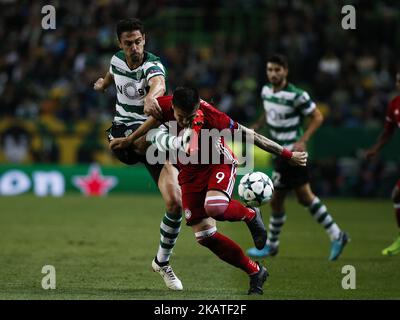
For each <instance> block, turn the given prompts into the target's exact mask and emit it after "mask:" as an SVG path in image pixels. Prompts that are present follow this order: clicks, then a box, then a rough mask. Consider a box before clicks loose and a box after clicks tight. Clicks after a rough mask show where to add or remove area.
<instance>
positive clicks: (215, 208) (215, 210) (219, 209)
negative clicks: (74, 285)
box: [204, 196, 229, 220]
mask: <svg viewBox="0 0 400 320" xmlns="http://www.w3.org/2000/svg"><path fill="white" fill-rule="evenodd" d="M228 206H229V200H228V199H227V198H224V197H218V196H217V197H207V198H206V200H205V202H204V209H205V211H206V214H207V215H208V216H209V217H212V218H214V219H216V220H218V219H220V218H222V216H223V215H224V213H225V211H226V209H227V208H228Z"/></svg>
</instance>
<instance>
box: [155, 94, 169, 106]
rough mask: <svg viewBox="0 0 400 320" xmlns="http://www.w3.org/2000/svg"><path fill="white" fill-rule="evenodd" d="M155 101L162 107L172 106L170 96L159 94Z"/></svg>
mask: <svg viewBox="0 0 400 320" xmlns="http://www.w3.org/2000/svg"><path fill="white" fill-rule="evenodd" d="M157 101H158V104H159V105H160V107H162V108H170V107H172V96H161V97H158V98H157Z"/></svg>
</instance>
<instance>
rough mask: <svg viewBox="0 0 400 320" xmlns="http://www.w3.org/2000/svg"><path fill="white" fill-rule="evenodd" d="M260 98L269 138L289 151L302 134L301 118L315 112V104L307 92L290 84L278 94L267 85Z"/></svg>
mask: <svg viewBox="0 0 400 320" xmlns="http://www.w3.org/2000/svg"><path fill="white" fill-rule="evenodd" d="M261 97H262V100H263V104H264V109H265V118H266V122H267V125H268V130H269V134H270V137H271V138H272V139H273V140H274V141H276V142H277V143H279V144H280V145H282V146H284V147H285V148H287V149H289V150H291V149H292V148H293V144H294V142H296V141H297V140H299V138H300V137H301V136H302V134H303V128H302V124H303V117H304V116H307V115H309V114H310V113H312V112H313V111H314V110H315V108H316V106H315V103H314V102H313V101H312V100H311V98H310V96H309V95H308V93H307V92H305V91H304V90H301V89H299V88H297V87H295V86H294V85H292V84H290V83H289V84H288V85H287V86H286V87H285V88H284V89H282V90H280V91H278V92H274V91H273V89H272V85H270V84H267V85H265V86H264V87H263V88H262V91H261Z"/></svg>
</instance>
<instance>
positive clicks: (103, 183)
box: [72, 165, 118, 197]
mask: <svg viewBox="0 0 400 320" xmlns="http://www.w3.org/2000/svg"><path fill="white" fill-rule="evenodd" d="M72 182H73V184H74V185H75V187H77V188H79V189H80V190H81V192H82V193H83V194H84V195H85V196H89V197H90V196H104V195H106V194H107V193H108V192H109V191H110V190H111V189H112V188H113V187H114V186H115V185H116V184H117V183H118V180H117V178H116V177H114V176H103V175H102V173H101V169H100V167H99V166H98V165H91V166H90V168H89V172H88V175H87V176H74V177H73V178H72Z"/></svg>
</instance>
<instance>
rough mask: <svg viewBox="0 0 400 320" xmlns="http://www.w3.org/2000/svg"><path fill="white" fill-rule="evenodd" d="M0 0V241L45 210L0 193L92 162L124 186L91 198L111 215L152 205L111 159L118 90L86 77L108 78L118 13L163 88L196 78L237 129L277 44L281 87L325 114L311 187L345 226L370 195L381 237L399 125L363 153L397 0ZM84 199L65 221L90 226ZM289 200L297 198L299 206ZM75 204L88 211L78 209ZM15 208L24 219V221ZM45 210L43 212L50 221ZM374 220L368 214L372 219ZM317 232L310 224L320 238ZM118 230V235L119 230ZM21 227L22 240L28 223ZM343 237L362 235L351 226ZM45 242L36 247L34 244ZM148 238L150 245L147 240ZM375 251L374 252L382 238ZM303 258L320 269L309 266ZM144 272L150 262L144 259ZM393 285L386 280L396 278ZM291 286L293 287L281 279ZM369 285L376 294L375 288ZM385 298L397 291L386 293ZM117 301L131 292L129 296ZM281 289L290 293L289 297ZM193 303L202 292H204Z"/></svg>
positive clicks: (256, 104)
mask: <svg viewBox="0 0 400 320" xmlns="http://www.w3.org/2000/svg"><path fill="white" fill-rule="evenodd" d="M46 4H52V5H54V6H55V8H56V12H57V13H56V30H43V29H42V28H41V19H42V17H43V15H42V14H41V8H42V6H43V5H46ZM345 4H353V5H354V6H355V7H356V10H357V11H356V12H357V16H356V17H357V29H356V30H343V29H342V27H341V20H342V18H343V15H342V14H341V8H342V6H343V5H345ZM0 7H1V10H0V43H1V45H0V145H1V148H0V203H1V204H2V206H3V208H6V210H5V211H3V213H4V215H3V219H4V220H3V223H4V226H7V225H8V226H9V227H10V229H9V233H7V232H5V233H3V236H5V237H6V238H7V236H8V238H7V239H14V238H15V237H17V236H16V235H15V234H14V233H12V232H11V231H10V230H20V231H21V230H22V229H18V228H19V227H17V224H18V223H21V225H25V227H26V228H31V227H32V228H34V227H35V226H36V227H38V228H40V225H41V223H42V222H41V221H38V220H35V218H33V217H29V218H28V217H27V216H25V215H26V214H27V213H29V212H30V210H33V208H41V210H42V209H43V210H44V211H46V210H45V209H44V207H42V205H39V204H38V202H35V200H34V197H31V196H29V195H24V196H21V199H22V200H21V201H17V200H15V199H16V198H7V197H2V195H4V196H5V195H14V194H25V193H31V192H32V191H35V193H36V194H39V195H63V194H64V190H66V191H67V192H71V193H74V194H78V192H79V190H78V188H77V187H76V185H74V184H73V179H74V178H73V177H75V176H79V175H80V176H85V175H88V173H89V170H90V168H92V169H93V168H99V167H96V166H93V164H97V165H98V166H100V167H101V170H102V173H103V174H104V175H106V176H114V177H117V179H118V181H119V185H118V186H115V187H113V188H111V190H110V193H109V197H108V198H107V202H105V200H104V202H103V200H99V201H101V202H100V203H101V205H100V206H103V205H104V206H105V208H107V210H110V211H111V210H119V209H115V208H116V207H118V206H121V203H122V204H123V205H124V206H125V208H129V206H132V210H138V211H140V210H142V208H144V207H146V206H147V204H146V203H144V202H143V200H142V199H146V197H145V196H144V195H143V198H134V195H135V194H137V193H139V192H140V194H143V193H154V192H157V189H156V188H155V186H154V184H153V182H152V181H151V179H150V177H149V175H148V174H147V173H146V171H145V170H143V168H141V167H140V166H135V167H129V168H128V167H126V166H124V165H122V164H120V163H119V162H118V161H117V160H115V159H113V157H112V156H111V154H110V152H109V150H108V148H107V143H106V139H105V129H107V128H108V127H109V126H110V123H111V120H112V115H113V111H114V102H115V88H111V89H109V90H108V91H107V93H105V94H99V93H97V92H95V91H94V90H93V83H94V81H95V80H96V79H97V78H98V77H100V76H103V75H104V74H105V72H106V70H107V69H108V66H109V60H110V57H111V56H112V54H113V53H114V52H115V51H116V50H118V49H117V42H116V35H115V29H114V28H115V23H116V21H117V20H119V19H121V18H123V17H139V18H141V19H142V20H143V21H144V23H145V28H146V37H147V38H146V40H147V41H146V50H148V51H150V52H153V53H155V54H156V55H158V56H160V57H161V60H162V62H163V63H164V64H165V66H166V67H167V70H168V81H169V88H170V90H171V89H172V88H174V87H176V86H177V85H179V84H181V83H183V82H185V83H187V82H191V83H193V84H195V85H196V86H197V87H199V88H200V92H201V96H202V98H203V99H205V100H208V101H210V102H213V103H215V104H216V106H218V107H219V108H220V109H221V110H223V111H225V112H227V113H228V114H229V115H230V116H231V117H232V118H234V119H238V120H240V122H242V123H243V124H251V123H252V121H254V120H255V119H256V118H257V116H258V114H259V112H260V108H261V101H260V99H259V93H260V88H261V86H262V85H263V84H264V82H265V74H264V70H265V68H264V63H265V58H266V56H268V55H269V54H271V53H275V52H280V53H283V54H286V55H287V56H288V58H289V63H290V81H291V82H293V83H295V84H296V85H298V86H300V87H302V88H304V89H305V90H307V91H308V92H309V93H310V95H311V97H312V98H313V99H314V100H315V102H316V103H317V105H318V107H319V108H320V109H321V111H322V112H323V114H324V116H325V122H324V125H323V127H322V128H320V129H319V130H318V132H317V133H316V135H315V137H314V138H313V139H312V141H311V142H310V143H309V149H310V156H311V157H310V161H309V163H310V166H311V168H312V176H313V182H312V185H313V188H314V191H315V192H316V193H317V194H318V195H320V196H321V197H328V198H329V199H331V200H329V201H331V206H332V207H333V211H334V210H335V208H336V210H337V211H343V214H350V213H351V214H355V215H354V216H352V217H350V218H349V219H350V220H349V221H350V222H349V224H350V225H352V224H353V225H356V224H357V223H358V221H359V220H357V217H358V218H359V219H366V218H368V217H373V215H374V212H370V213H365V212H360V213H359V215H358V216H357V214H356V213H354V212H355V211H357V210H361V209H360V205H358V204H354V203H358V202H357V201H359V200H360V201H362V199H360V198H363V199H367V198H368V201H371V198H377V199H376V201H372V202H367V203H368V205H364V206H363V205H361V207H362V208H364V209H365V210H367V209H368V208H367V207H368V206H369V208H370V209H371V210H375V211H378V212H381V211H387V212H388V213H387V215H386V216H387V219H386V220H387V222H385V223H384V224H383V225H380V226H379V228H378V229H379V230H380V231H381V232H383V233H385V231H384V230H387V228H388V226H391V225H392V222H393V221H392V220H390V216H389V215H390V214H391V207H390V201H389V195H390V190H391V188H392V187H393V185H394V183H395V181H396V178H397V177H398V176H399V175H400V170H399V165H398V164H399V160H400V153H399V152H398V150H399V149H400V139H399V134H398V133H396V136H395V138H394V139H393V141H392V142H391V143H390V144H389V145H388V146H387V147H386V148H385V149H384V151H383V152H382V154H381V156H380V157H378V158H376V159H375V160H374V161H372V162H369V163H367V162H365V161H364V160H363V158H362V150H363V149H364V148H366V147H367V146H369V145H371V144H372V143H373V142H374V141H375V140H376V137H377V135H378V133H379V132H380V130H381V128H382V125H383V119H384V112H385V109H386V107H387V104H388V102H389V100H390V99H391V98H392V97H393V96H394V95H395V92H394V71H395V69H396V68H398V67H399V66H400V63H399V60H398V57H399V55H400V52H399V50H400V10H399V4H398V3H397V2H395V1H373V0H363V1H361V0H360V1H333V0H332V1H329V0H327V1H316V0H315V1H302V0H296V1H295V0H293V1H290V0H285V1H283V0H277V1H269V0H235V1H223V0H219V1H213V0H210V1H201V2H200V1H190V0H188V1H172V0H170V1H169V0H147V1H127V0H115V1H111V0H98V1H54V0H53V1H13V0H3V1H0ZM269 161H270V158H269V157H267V156H265V155H263V154H257V158H256V166H257V168H258V169H260V170H266V171H268V170H270V163H269ZM90 166H91V167H90ZM40 173H45V174H46V173H47V174H48V173H51V174H55V175H53V176H51V177H50V178H49V176H47V178H46V179H50V180H51V181H53V182H54V181H56V182H57V181H63V183H64V184H65V186H64V187H62V188H61V189H57V188H56V189H54V188H53V189H52V190H48V189H46V188H47V187H48V185H44V186H39V185H40V177H39V174H40ZM60 173H61V175H60ZM119 191H120V192H125V193H128V194H131V195H132V198H131V199H133V200H132V202H129V198H120V197H121V195H120V193H119ZM75 196H76V195H75ZM78 196H79V194H78ZM153 197H154V195H153ZM332 197H333V198H332ZM343 197H351V200H349V201H353V202H346V200H342V198H343ZM354 197H356V198H354ZM66 198H67V201H70V200H68V199H69V198H68V196H67V197H66ZM378 198H382V199H381V200H379V199H378ZM79 199H81V197H80V196H79V197H78V198H72V200H71V201H72V202H73V205H72V207H69V206H67V207H68V210H70V211H68V213H67V212H65V213H63V214H61V216H62V217H63V218H62V219H65V220H60V221H65V222H66V221H69V220H68V219H67V218H66V215H67V214H68V215H69V214H70V215H71V216H70V218H71V219H80V218H82V221H86V222H87V223H89V224H91V223H93V220H91V218H89V217H90V214H91V213H92V214H93V215H95V214H96V215H97V214H98V212H97V211H96V210H99V209H98V206H95V207H91V206H94V204H93V203H91V204H87V202H85V207H84V209H79V208H80V207H79V205H78V203H81V202H79V201H81V200H79ZM135 199H139V200H138V201H136V200H135ZM151 199H154V198H151ZM134 200H135V201H134ZM43 201H44V200H43ZM47 201H49V202H48V204H49V207H50V208H51V209H50V211H56V210H57V209H58V206H59V205H58V203H60V206H62V204H61V202H57V201H58V200H57V201H56V199H54V201H53V200H52V199H48V200H47ZM60 201H61V200H60ZM157 201H159V202H158V207H157V209H154V211H156V212H158V211H160V212H161V211H162V202H161V201H160V200H157ZM41 203H43V202H41ZM106 203H108V205H106ZM138 203H139V204H138ZM328 203H329V202H328ZM350 203H352V204H350ZM63 205H65V203H64V204H63ZM290 206H295V204H294V201H293V202H292V203H291V204H290ZM7 208H8V209H7ZM364 209H363V210H364ZM60 210H61V209H60ZM66 210H67V209H66ZM71 210H72V211H71ZM79 210H82V211H85V212H86V213H79V214H78V212H80V211H79ZM126 210H128V209H126ZM143 210H144V209H143ZM149 210H150V209H149ZM6 211H7V214H5V212H6ZM15 212H18V213H20V214H21V215H20V218H18V217H16V216H15ZM95 212H96V213H95ZM51 214H52V213H51V212H49V213H48V214H47V215H45V216H44V217H45V219H47V218H49V219H50V220H49V221H52V222H50V223H54V224H56V220H52V219H55V218H53V216H51ZM80 214H82V217H81V216H80ZM334 215H335V214H334ZM386 216H385V217H386ZM124 217H125V216H124ZM128 217H130V216H129V215H128V213H126V218H127V219H129V218H128ZM159 217H161V215H156V214H155V217H154V226H152V227H151V228H150V227H149V230H151V231H152V232H153V236H152V237H151V239H152V241H153V240H154V241H153V242H156V241H155V240H156V238H157V232H156V231H157V223H159V222H158V221H159ZM101 218H104V219H105V221H108V222H109V223H110V225H111V226H115V225H116V222H115V221H113V222H111V220H110V221H109V220H108V219H109V218H108V216H107V218H106V217H105V214H104V213H102V214H100V215H99V219H101ZM294 219H295V221H296V219H299V218H294ZM142 220H143V221H142ZM142 220H141V221H138V224H139V223H143V225H144V226H147V224H148V223H149V222H147V221H145V220H144V219H142ZM339 220H340V219H339ZM60 221H58V222H57V223H59V222H60ZM118 221H123V220H118ZM69 222H71V221H69ZM25 223H26V224H25ZM83 223H84V222H82V224H83ZM298 223H302V222H300V220H299V221H298ZM106 224H107V222H106ZM371 224H375V222H373V220H371ZM18 226H19V225H18ZM52 226H54V225H53V224H52ZM96 226H98V227H99V224H96ZM129 226H130V227H132V228H134V226H132V225H131V224H129ZM307 226H308V225H307ZM375 226H376V224H375ZM14 227H15V228H17V229H13V228H14ZM43 228H44V227H43ZM99 228H100V227H99ZM288 228H289V230H293V229H290V227H288ZM307 228H309V226H308V227H307ZM310 228H311V230H314V229H312V228H313V227H310ZM315 228H316V229H315V230H314V231H315V232H317V233H322V231H321V230H318V229H317V227H315ZM46 230H47V229H46ZM60 230H61V229H60ZM229 230H231V229H229ZM357 230H358V229H357ZM368 230H369V231H368V232H373V229H368ZM103 231H104V230H103ZM125 231H126V232H125ZM125 231H124V232H125V233H124V232H123V233H122V234H123V235H127V234H128V230H125ZM242 231H243V230H242ZM49 232H50V231H49ZM93 232H94V231H93ZM129 232H131V231H129ZM149 232H150V231H149ZM185 232H187V231H185ZM232 232H234V231H232ZM359 232H360V233H361V234H363V232H365V230H364V229H363V228H360V229H359ZM22 234H23V235H26V237H27V239H29V236H28V235H29V234H30V233H29V232H28V231H27V230H25V231H23V232H22ZM49 234H50V233H49ZM61 234H63V233H62V232H61ZM288 234H289V235H290V234H291V231H288ZM289 235H288V237H289ZM352 235H356V236H357V231H353V233H352ZM184 236H185V234H184V235H182V237H184ZM362 236H363V235H360V237H362ZM49 237H50V235H49ZM80 237H83V238H84V239H83V240H82V239H81V238H80ZM87 237H89V238H90V236H87ZM321 237H322V236H321ZM77 238H79V239H81V240H76V239H75V240H71V241H69V242H68V245H69V246H72V247H74V246H80V245H82V246H83V247H85V245H87V242H88V241H87V238H85V236H81V235H79V236H77ZM46 239H47V238H46ZM246 239H247V238H246ZM283 239H285V238H283ZM36 240H37V239H36ZM119 240H120V239H119ZM119 240H118V241H119ZM381 240H382V241H383V239H381ZM27 241H28V242H29V241H30V240H27ZM38 241H39V240H38ZM40 241H44V242H45V240H44V239H42V238H40ZM40 241H39V242H40ZM80 241H81V242H82V243H80ZM96 241H97V240H96ZM121 241H122V240H121ZM243 241H244V240H243ZM246 241H247V242H245V243H246V244H247V245H250V242H249V241H248V240H246ZM371 241H372V240H371ZM300 242H301V241H300ZM40 243H42V242H40ZM178 243H179V241H178ZM382 243H383V242H382ZM13 245H15V247H14V246H11V245H10V247H7V250H10V252H11V251H13V250H17V252H18V250H22V249H21V248H25V250H28V251H29V250H30V249H31V247H29V244H28V243H25V244H23V243H22V244H21V243H19V242H18V241H17V242H16V243H14V244H13ZM90 245H91V244H90V241H89V246H90ZM190 245H191V246H195V244H194V243H190ZM373 245H376V243H375V240H374V243H373V244H372V247H373ZM382 245H383V244H382ZM24 246H25V247H24ZM143 246H144V247H146V246H147V243H145V242H144V240H143ZM182 246H183V244H182ZM191 246H189V247H190V248H191ZM123 248H124V249H127V250H129V249H128V247H122V248H121V252H122V249H123ZM154 248H156V244H155V246H154ZM375 249H376V252H378V253H379V250H380V247H379V246H378V245H376V248H375ZM71 250H72V249H71ZM73 250H75V249H73ZM177 250H178V249H177ZM189 250H191V249H189ZM321 250H322V249H321ZM71 252H75V251H71ZM178 252H179V251H178ZM362 252H363V251H362V250H361V249H360V251H357V253H356V255H355V256H357V257H358V256H361V255H362ZM366 252H367V251H366ZM319 253H321V252H319ZM321 255H322V256H323V255H324V254H322V253H321ZM43 256H45V254H44V253H43V254H42V256H41V257H43ZM55 256H57V254H56V253H55ZM177 256H179V253H178V254H177ZM10 257H11V256H10ZM10 259H11V258H10ZM13 259H14V258H13ZM38 259H39V258H38ZM60 259H61V258H60ZM147 259H148V258H147ZM39 260H40V261H42V260H43V261H44V260H45V259H42V258H40V259H39ZM10 261H13V262H15V261H19V260H18V259H17V260H10ZM178 261H179V260H178ZM286 262H292V260H290V259H289V260H288V261H286ZM312 263H313V264H314V265H315V266H317V265H318V264H317V262H316V261H312ZM145 267H146V268H147V267H148V266H147V264H145V263H144V264H143V268H145ZM324 267H325V268H327V269H329V268H330V267H329V266H325V265H324ZM1 268H2V270H3V271H4V270H8V269H7V268H10V267H9V266H6V260H4V264H3V265H2V267H1ZM318 268H319V265H318ZM383 269H384V268H383ZM10 272H11V271H10ZM10 272H9V273H6V275H7V276H4V277H5V278H7V277H8V276H9V275H10V274H11V273H10ZM15 272H17V271H15ZM93 276H94V277H95V273H94V275H93ZM119 280H120V281H122V279H119ZM21 281H22V280H21ZM30 281H31V282H32V281H33V280H30ZM155 281H156V280H155ZM319 281H322V282H323V281H324V279H322V278H321V279H320V280H319ZM389 282H390V281H389ZM390 283H391V284H392V285H393V286H394V284H395V283H396V282H395V281H393V282H390ZM157 284H159V283H157ZM31 286H33V285H32V284H31ZM287 286H288V288H289V287H290V286H289V280H288V283H287ZM373 287H374V288H375V289H376V288H378V289H379V285H377V284H375V285H374V286H373ZM7 288H8V289H7V290H8V291H7V292H9V293H10V294H11V295H12V294H15V295H16V296H17V297H21V296H18V295H17V291H18V288H19V287H18V285H16V286H15V287H14V286H13V285H11V287H10V286H9V287H7ZM14 289H15V290H14ZM325 289H326V288H325ZM378 289H377V290H378ZM162 292H163V291H161V290H160V292H158V294H160V295H162V294H164V293H162ZM282 292H283V294H284V293H285V291H282ZM326 292H328V293H327V296H325V297H335V294H336V292H335V291H332V292H333V293H332V292H330V291H329V290H328V291H326ZM329 292H330V293H332V295H329ZM392 292H395V289H394V287H393V290H392ZM120 293H121V292H120ZM85 294H87V295H85ZM85 294H83V295H82V297H91V296H90V294H91V292H86V293H85ZM104 294H107V292H104ZM302 294H304V293H302ZM373 294H374V293H373V292H372V293H371V295H373ZM388 295H389V296H391V297H393V294H391V293H390V290H389V293H388ZM121 296H122V297H127V293H126V295H125V296H124V294H122V295H121ZM283 296H284V297H289V298H290V297H291V295H290V294H288V295H286V296H285V295H283ZM336 296H340V295H336ZM361 296H362V295H361ZM3 297H4V296H3ZM22 297H24V296H22ZM29 297H31V296H29ZM71 297H76V296H74V295H73V294H72V295H71ZM138 297H139V298H140V295H138ZM142 297H146V295H144V296H142ZM192 297H193V296H192ZM194 297H197V296H196V295H195V296H194ZM199 297H203V296H201V295H200V294H199ZM205 297H212V295H211V296H207V294H206V295H205ZM219 297H221V296H219ZM222 297H224V296H222ZM277 297H279V292H278V293H277ZM280 297H282V295H281V296H280ZM293 297H298V296H295V295H294V296H293ZM311 297H324V295H323V294H322V295H320V296H318V295H316V296H312V295H311ZM340 297H341V296H340ZM353 297H356V296H353ZM366 297H369V296H368V294H367V295H366Z"/></svg>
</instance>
